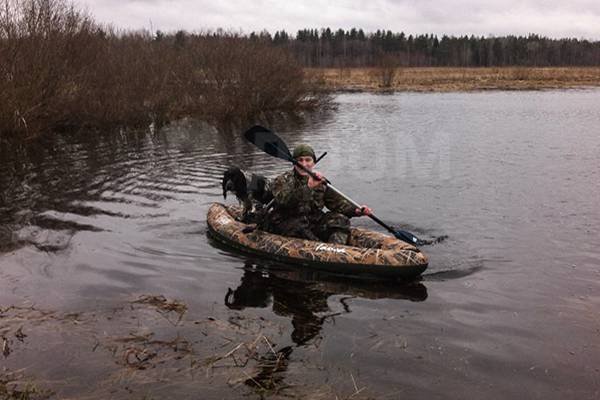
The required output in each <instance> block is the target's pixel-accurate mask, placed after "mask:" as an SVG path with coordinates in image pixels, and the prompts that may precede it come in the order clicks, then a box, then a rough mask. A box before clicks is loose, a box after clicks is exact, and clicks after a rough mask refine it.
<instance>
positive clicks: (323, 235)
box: [268, 144, 371, 244]
mask: <svg viewBox="0 0 600 400" xmlns="http://www.w3.org/2000/svg"><path fill="white" fill-rule="evenodd" d="M293 157H294V158H295V159H296V160H297V161H298V162H299V163H300V164H301V165H302V166H304V167H305V168H308V169H309V170H312V168H313V167H314V165H315V152H314V150H313V149H312V147H310V146H309V145H307V144H301V145H298V146H296V148H294V152H293ZM313 172H314V173H315V175H316V176H317V177H318V178H320V179H313V178H312V177H311V176H309V175H308V174H307V173H306V172H305V171H303V170H302V169H301V168H299V167H296V166H295V167H294V169H292V170H291V171H288V172H285V173H284V174H282V175H279V176H278V177H277V178H275V181H274V182H273V188H272V190H273V196H274V198H275V200H276V202H277V206H276V209H275V211H274V212H273V213H272V215H271V217H270V221H269V224H268V225H269V228H268V229H269V230H270V231H271V232H273V233H276V234H279V235H284V236H293V237H299V238H303V239H309V240H316V241H323V242H329V243H337V244H347V243H348V238H349V236H350V218H352V217H357V216H361V215H369V214H370V213H371V209H370V208H369V207H367V206H363V207H361V208H356V207H354V206H353V205H352V204H350V203H349V202H348V201H346V200H345V199H343V198H342V197H341V196H339V195H338V194H337V193H335V192H334V191H333V190H331V189H329V188H328V187H327V186H326V185H325V184H324V183H325V180H324V177H323V175H321V174H320V173H319V172H317V171H313ZM324 207H326V208H327V209H328V210H329V211H328V212H324V211H323V208H324Z"/></svg>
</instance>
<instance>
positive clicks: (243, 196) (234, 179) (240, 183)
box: [221, 167, 248, 202]
mask: <svg viewBox="0 0 600 400" xmlns="http://www.w3.org/2000/svg"><path fill="white" fill-rule="evenodd" d="M221 185H222V186H223V198H224V199H227V192H232V193H233V194H235V197H237V198H238V200H239V201H240V202H244V201H246V200H247V199H248V183H247V182H246V176H245V175H244V172H243V171H242V170H241V169H239V168H238V167H231V168H229V169H228V170H227V171H225V173H224V174H223V180H222V181H221Z"/></svg>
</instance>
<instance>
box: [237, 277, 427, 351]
mask: <svg viewBox="0 0 600 400" xmlns="http://www.w3.org/2000/svg"><path fill="white" fill-rule="evenodd" d="M246 266H248V265H246ZM307 272H308V271H302V270H296V269H293V270H279V271H278V272H277V274H278V275H280V276H282V277H279V276H274V275H266V276H265V275H263V272H262V271H256V270H249V269H246V270H244V275H243V276H242V280H241V283H240V285H239V286H238V288H237V289H235V290H231V289H229V290H228V291H227V295H226V296H225V305H226V306H227V307H228V308H230V309H234V310H243V309H244V308H246V307H256V308H266V307H268V306H269V304H271V303H273V312H274V313H275V314H277V315H281V316H285V317H291V319H292V326H293V328H294V329H293V331H292V335H291V336H292V341H293V342H294V343H296V344H297V345H303V344H307V343H308V342H309V341H311V340H312V339H314V338H315V337H316V336H317V335H319V333H320V332H321V328H322V327H323V324H324V322H325V320H326V319H327V318H330V317H332V316H334V315H339V313H335V314H326V315H318V314H322V313H325V312H328V311H330V309H329V305H328V304H327V299H328V298H329V296H331V295H333V294H346V295H350V296H359V297H362V298H368V299H384V298H390V299H406V300H410V301H424V300H425V299H427V288H426V287H425V286H424V285H423V284H421V283H419V282H411V283H407V284H399V283H398V282H380V283H377V282H372V281H368V282H359V281H351V280H343V279H340V278H339V277H336V279H335V280H331V281H327V280H326V279H325V278H324V276H322V275H320V274H319V273H307ZM307 276H310V278H307ZM315 276H316V277H317V279H318V281H319V284H318V286H317V285H315V283H314V282H313V281H312V280H313V279H315ZM340 302H342V301H341V300H340ZM343 306H344V310H345V311H344V312H350V309H349V308H347V305H346V304H345V303H343Z"/></svg>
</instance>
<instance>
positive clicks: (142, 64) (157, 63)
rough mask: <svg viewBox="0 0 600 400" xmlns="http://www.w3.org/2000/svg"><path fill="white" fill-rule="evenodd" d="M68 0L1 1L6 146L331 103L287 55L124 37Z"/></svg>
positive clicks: (193, 38) (225, 41)
mask: <svg viewBox="0 0 600 400" xmlns="http://www.w3.org/2000/svg"><path fill="white" fill-rule="evenodd" d="M65 1H66V0H0V5H1V7H0V93H2V98H1V102H0V140H1V139H3V138H8V137H21V138H26V139H27V138H32V137H35V136H37V135H40V134H42V133H44V132H49V131H54V130H57V129H78V128H81V127H96V128H107V127H115V126H141V125H144V124H149V123H150V122H157V123H162V122H165V121H168V120H172V119H175V118H180V117H183V116H191V117H197V118H200V119H204V120H207V121H209V122H213V123H223V122H225V121H227V122H242V121H244V122H246V121H247V120H250V119H253V118H257V117H259V116H261V115H263V114H268V113H277V112H287V111H298V110H303V109H315V108H318V107H321V106H323V105H325V104H327V103H328V101H329V98H328V96H326V95H324V94H321V93H320V92H318V91H317V90H315V89H314V87H316V86H313V85H311V84H310V83H308V82H307V81H306V80H305V79H304V76H303V70H302V68H301V67H300V66H299V65H298V64H297V62H296V61H295V60H294V59H293V58H292V56H291V55H290V54H289V53H288V52H287V51H286V50H283V49H280V48H274V47H272V46H270V45H269V44H267V43H264V42H261V41H257V40H252V39H251V38H247V37H240V36H239V35H235V34H227V33H224V32H219V33H218V34H209V33H205V34H194V35H191V34H186V33H185V32H182V31H180V32H177V33H176V34H172V35H164V34H161V35H160V36H159V35H156V36H155V35H152V34H151V33H149V32H143V31H142V32H116V31H114V30H113V29H111V28H109V27H101V26H99V25H98V24H96V23H95V22H94V21H93V19H92V18H91V17H90V16H88V15H86V14H84V13H82V12H80V11H78V10H76V9H75V8H74V7H73V6H72V5H69V4H68V3H66V2H65Z"/></svg>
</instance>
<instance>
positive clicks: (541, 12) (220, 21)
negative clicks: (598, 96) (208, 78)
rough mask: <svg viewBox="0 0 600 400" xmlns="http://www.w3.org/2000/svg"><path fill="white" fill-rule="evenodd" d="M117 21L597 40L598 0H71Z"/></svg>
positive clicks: (150, 25)
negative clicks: (538, 35)
mask: <svg viewBox="0 0 600 400" xmlns="http://www.w3.org/2000/svg"><path fill="white" fill-rule="evenodd" d="M75 3H76V4H79V5H83V6H84V7H85V8H86V9H87V10H88V11H90V12H91V13H92V14H93V15H94V17H95V18H96V20H97V21H99V22H103V23H112V24H113V25H115V26H117V27H120V28H132V29H140V28H145V29H153V30H157V29H160V30H163V31H172V30H178V29H185V30H188V31H198V30H206V29H216V28H224V29H232V30H242V31H244V32H250V31H253V30H254V31H259V30H262V29H267V30H269V31H271V32H274V31H275V30H281V29H285V30H286V31H288V32H289V33H295V32H296V31H297V30H298V29H300V28H322V27H330V28H332V29H337V28H343V29H350V28H352V27H357V28H363V29H365V31H375V30H377V29H391V30H392V31H395V32H399V31H404V32H406V33H417V34H418V33H436V34H438V35H441V34H444V33H447V34H451V35H463V34H468V35H471V34H475V35H485V36H487V35H496V36H502V35H507V34H516V35H526V34H528V33H539V34H541V35H546V36H550V37H577V38H588V39H595V40H600V1H598V0H571V1H568V2H567V1H547V0H521V1H517V0H504V1H497V0H493V1H474V0H446V1H440V0H421V1H408V0H369V1H359V0H347V1H339V0H320V1H316V0H303V1H295V2H292V1H274V0H251V1H250V0H229V1H215V0H75Z"/></svg>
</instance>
